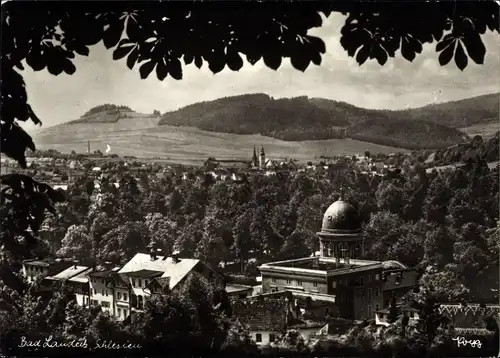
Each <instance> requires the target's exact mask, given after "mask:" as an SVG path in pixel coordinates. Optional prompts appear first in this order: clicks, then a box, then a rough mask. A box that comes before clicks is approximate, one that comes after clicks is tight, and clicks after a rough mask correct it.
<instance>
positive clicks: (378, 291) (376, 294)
mask: <svg viewBox="0 0 500 358" xmlns="http://www.w3.org/2000/svg"><path fill="white" fill-rule="evenodd" d="M379 295H380V290H379V288H378V287H376V288H375V297H378V296H379Z"/></svg>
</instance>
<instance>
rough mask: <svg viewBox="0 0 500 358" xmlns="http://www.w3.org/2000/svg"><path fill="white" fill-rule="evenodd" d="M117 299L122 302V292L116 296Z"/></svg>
mask: <svg viewBox="0 0 500 358" xmlns="http://www.w3.org/2000/svg"><path fill="white" fill-rule="evenodd" d="M116 299H117V300H121V299H122V293H121V292H118V293H117V294H116Z"/></svg>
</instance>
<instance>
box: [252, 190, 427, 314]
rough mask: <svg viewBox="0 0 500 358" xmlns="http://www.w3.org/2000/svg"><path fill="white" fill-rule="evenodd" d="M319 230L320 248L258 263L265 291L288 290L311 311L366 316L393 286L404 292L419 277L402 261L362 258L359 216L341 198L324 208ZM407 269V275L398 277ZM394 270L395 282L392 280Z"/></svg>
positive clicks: (384, 303) (362, 246) (380, 302)
mask: <svg viewBox="0 0 500 358" xmlns="http://www.w3.org/2000/svg"><path fill="white" fill-rule="evenodd" d="M317 235H318V238H319V242H320V251H319V253H317V254H314V255H313V256H311V257H305V258H300V259H293V260H287V261H279V262H271V263H267V264H264V265H262V266H260V268H259V269H260V271H261V274H262V292H263V293H270V292H280V291H289V292H292V294H293V296H294V297H295V298H296V299H297V300H298V301H299V302H300V305H301V306H302V308H303V309H304V310H305V311H309V312H310V313H311V314H314V315H317V316H330V317H332V316H333V317H341V318H345V319H350V320H363V319H373V318H374V317H375V312H376V311H378V310H380V309H382V308H384V307H386V306H387V305H386V302H385V300H384V299H385V298H386V297H392V295H393V294H394V292H401V293H400V294H401V295H403V294H405V293H407V292H408V291H409V290H411V289H412V288H413V287H414V286H415V285H416V283H417V275H416V273H414V272H413V271H411V270H408V269H407V268H406V267H405V266H404V265H403V264H401V263H400V262H397V261H384V262H382V261H371V260H363V259H361V257H363V254H364V252H363V251H364V245H363V237H362V232H361V220H360V217H359V215H358V212H357V211H356V209H355V208H354V207H353V206H352V205H350V204H349V203H347V202H345V201H343V200H342V199H339V200H338V201H336V202H334V203H333V204H332V205H331V206H330V207H329V208H328V209H327V210H326V212H325V214H324V217H323V223H322V228H321V231H320V232H318V233H317ZM403 273H406V276H405V280H403V279H399V280H397V282H396V278H397V277H401V278H402V277H403V276H402V275H403ZM393 274H395V275H396V276H394V277H395V280H394V282H393V280H392V279H391V280H390V281H389V282H388V281H387V277H389V276H390V275H393ZM391 277H392V276H391Z"/></svg>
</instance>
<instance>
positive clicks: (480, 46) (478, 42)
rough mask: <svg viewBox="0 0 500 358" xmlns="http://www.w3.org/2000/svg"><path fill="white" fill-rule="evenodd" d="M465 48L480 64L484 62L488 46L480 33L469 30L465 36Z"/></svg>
mask: <svg viewBox="0 0 500 358" xmlns="http://www.w3.org/2000/svg"><path fill="white" fill-rule="evenodd" d="M462 41H463V42H464V45H465V48H466V49H467V53H468V54H469V57H470V58H471V59H472V60H473V61H474V62H475V63H477V64H478V65H482V64H484V56H485V55H486V47H485V46H484V43H483V40H482V39H481V36H479V34H478V33H473V32H468V33H466V34H465V36H464V37H463V39H462Z"/></svg>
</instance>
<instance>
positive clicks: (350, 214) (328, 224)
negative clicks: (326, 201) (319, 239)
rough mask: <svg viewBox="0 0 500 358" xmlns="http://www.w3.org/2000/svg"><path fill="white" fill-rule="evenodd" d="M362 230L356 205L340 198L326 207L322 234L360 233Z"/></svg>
mask: <svg viewBox="0 0 500 358" xmlns="http://www.w3.org/2000/svg"><path fill="white" fill-rule="evenodd" d="M360 232H361V219H360V217H359V214H358V211H357V210H356V209H355V208H354V206H352V205H351V204H349V203H348V202H345V201H343V200H342V198H339V200H337V201H336V202H334V203H333V204H332V205H330V207H329V208H328V209H326V211H325V214H324V216H323V225H322V227H321V234H326V235H349V234H359V233H360Z"/></svg>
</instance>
